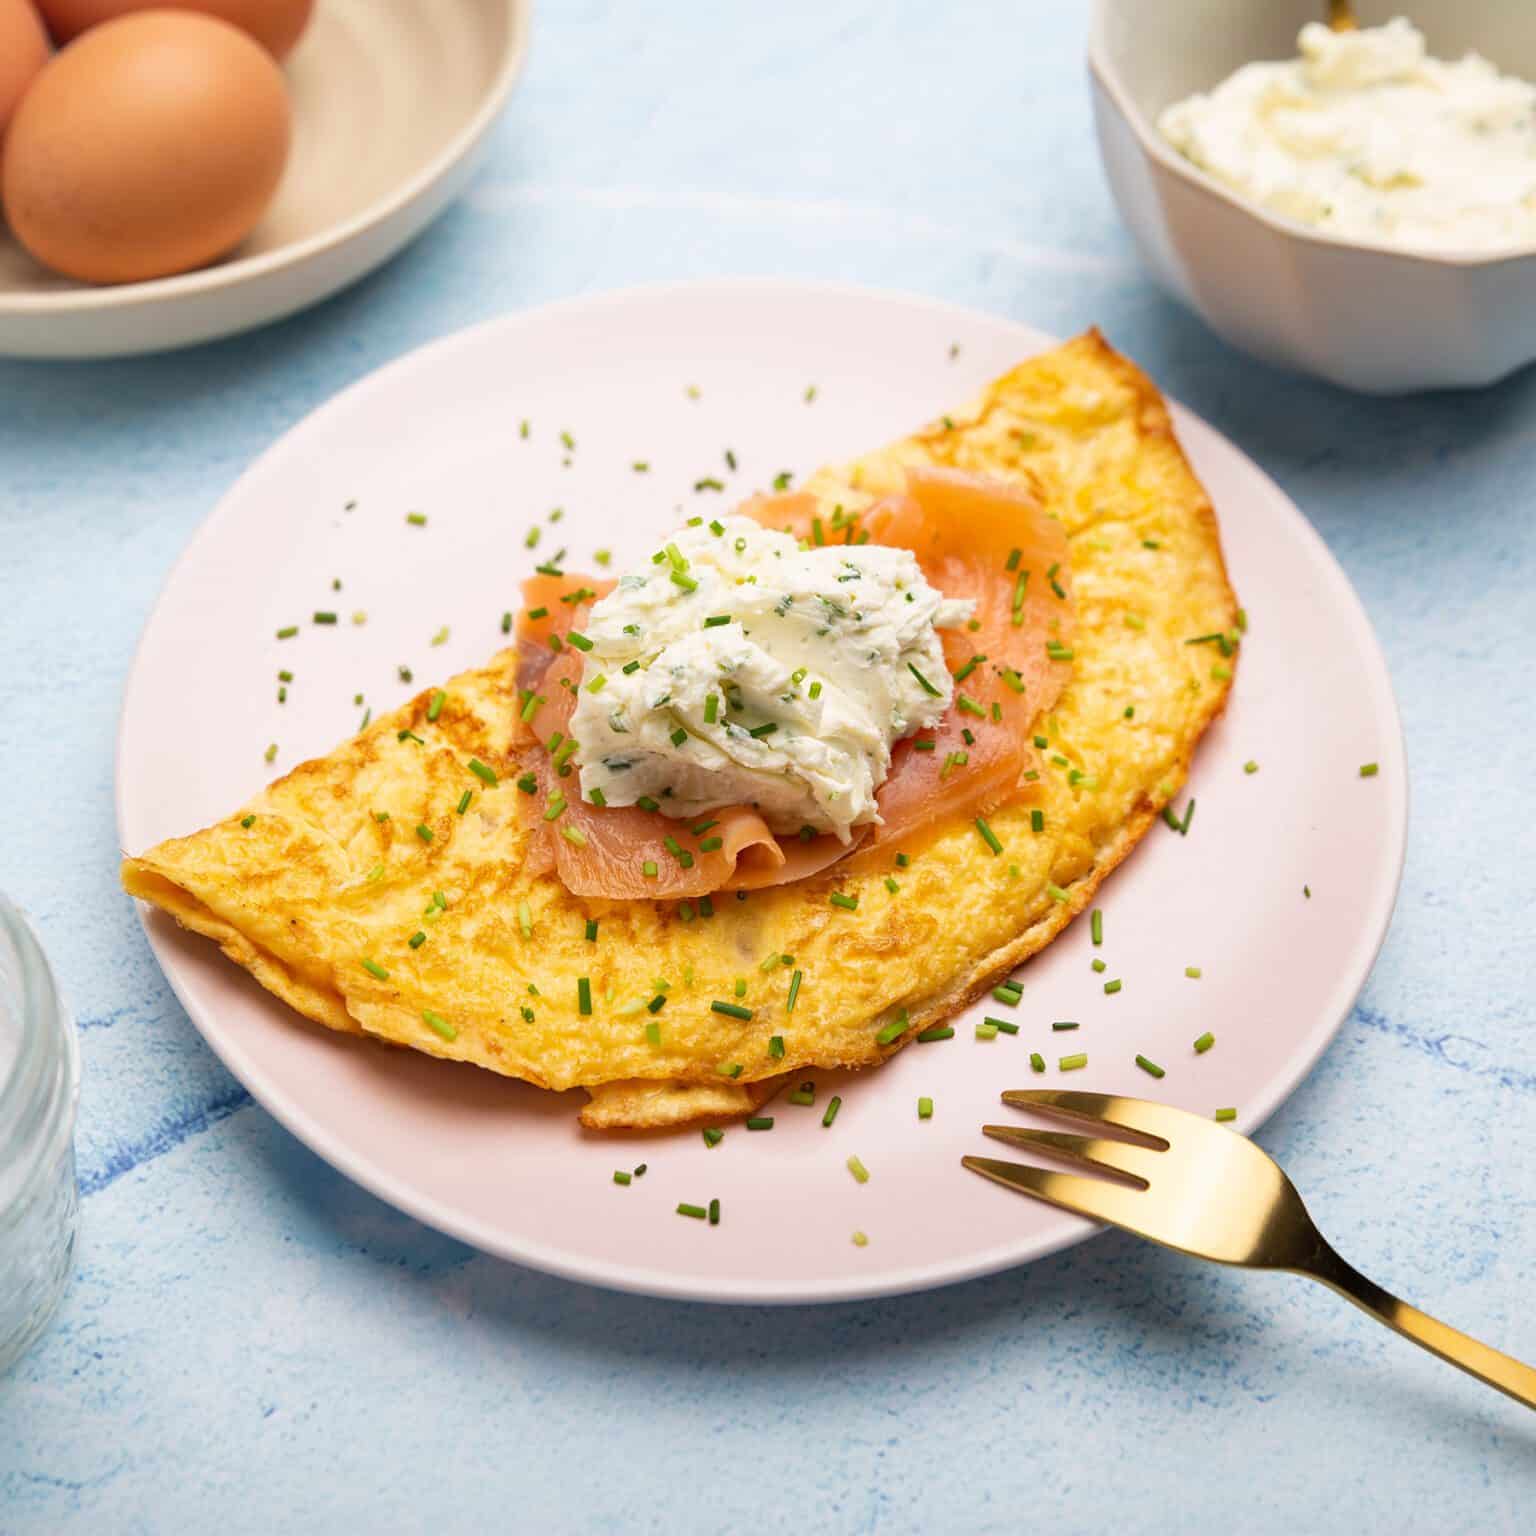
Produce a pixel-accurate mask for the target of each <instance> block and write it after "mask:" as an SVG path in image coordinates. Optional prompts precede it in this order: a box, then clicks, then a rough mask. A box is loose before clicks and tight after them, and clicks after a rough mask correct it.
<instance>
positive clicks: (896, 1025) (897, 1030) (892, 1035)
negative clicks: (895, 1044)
mask: <svg viewBox="0 0 1536 1536" xmlns="http://www.w3.org/2000/svg"><path fill="white" fill-rule="evenodd" d="M906 1028H907V1010H906V1009H905V1008H903V1009H902V1010H901V1012H900V1013H898V1014H897V1015H896V1017H895V1018H894V1019H891V1020H890V1021H889V1022H888V1023H886V1024H884V1025H882V1026H881V1029H880V1033H879V1034H878V1035H876V1036H875V1044H876V1045H889V1044H890V1043H891V1042H892V1041H893V1040H895V1039H896V1038H897V1037H898V1036H900V1035H902V1034H904V1033H905V1032H906Z"/></svg>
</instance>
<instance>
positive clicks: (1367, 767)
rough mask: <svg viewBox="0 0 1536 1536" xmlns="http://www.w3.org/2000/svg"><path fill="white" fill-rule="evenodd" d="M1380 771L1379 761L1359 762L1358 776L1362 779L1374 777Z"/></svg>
mask: <svg viewBox="0 0 1536 1536" xmlns="http://www.w3.org/2000/svg"><path fill="white" fill-rule="evenodd" d="M1380 772H1381V764H1380V763H1361V764H1360V777H1361V778H1362V779H1374V778H1375V777H1376V775H1377V774H1378V773H1380Z"/></svg>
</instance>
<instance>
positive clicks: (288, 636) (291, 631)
mask: <svg viewBox="0 0 1536 1536" xmlns="http://www.w3.org/2000/svg"><path fill="white" fill-rule="evenodd" d="M298 632H299V626H298V625H297V624H285V625H284V626H283V627H282V628H281V629H280V630H278V632H277V638H278V639H279V640H292V639H293V637H294V636H295V635H296V634H298Z"/></svg>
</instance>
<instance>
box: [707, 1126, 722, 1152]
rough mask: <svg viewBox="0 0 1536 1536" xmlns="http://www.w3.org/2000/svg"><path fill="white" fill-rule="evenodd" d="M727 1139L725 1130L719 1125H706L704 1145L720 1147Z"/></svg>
mask: <svg viewBox="0 0 1536 1536" xmlns="http://www.w3.org/2000/svg"><path fill="white" fill-rule="evenodd" d="M724 1140H725V1132H724V1131H722V1130H721V1129H720V1127H719V1126H718V1125H706V1126H705V1127H704V1145H705V1146H706V1147H718V1146H719V1145H720V1143H721V1142H722V1141H724Z"/></svg>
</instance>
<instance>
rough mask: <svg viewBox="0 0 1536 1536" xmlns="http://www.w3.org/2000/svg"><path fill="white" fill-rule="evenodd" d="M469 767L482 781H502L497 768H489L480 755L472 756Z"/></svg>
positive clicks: (493, 782) (494, 782)
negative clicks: (498, 777) (498, 776)
mask: <svg viewBox="0 0 1536 1536" xmlns="http://www.w3.org/2000/svg"><path fill="white" fill-rule="evenodd" d="M468 768H469V771H470V772H471V773H472V774H474V776H475V777H476V778H477V779H479V780H481V782H482V783H485V784H492V785H494V784H497V783H499V782H500V781H499V780H498V779H497V777H496V770H495V769H494V768H488V767H487V766H486V765H485V764H484V763H482V762H481V761H480V759H479V758H478V757H472V758H470V760H469V763H468Z"/></svg>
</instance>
